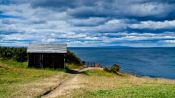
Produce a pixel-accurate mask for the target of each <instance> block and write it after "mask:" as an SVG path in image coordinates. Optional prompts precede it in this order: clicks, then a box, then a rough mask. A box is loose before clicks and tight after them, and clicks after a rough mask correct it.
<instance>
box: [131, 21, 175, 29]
mask: <svg viewBox="0 0 175 98" xmlns="http://www.w3.org/2000/svg"><path fill="white" fill-rule="evenodd" d="M130 28H133V29H173V28H175V20H170V21H168V20H166V21H163V22H162V21H161V22H157V21H143V22H141V23H139V24H132V25H131V26H130Z"/></svg>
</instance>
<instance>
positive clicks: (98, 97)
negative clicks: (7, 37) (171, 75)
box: [0, 59, 175, 98]
mask: <svg viewBox="0 0 175 98" xmlns="http://www.w3.org/2000/svg"><path fill="white" fill-rule="evenodd" d="M69 68H75V69H79V67H76V66H75V65H70V66H69ZM68 75H70V74H68V73H65V71H64V70H52V69H32V68H27V62H24V63H19V62H15V61H13V60H2V59H1V60H0V98H9V97H10V98H27V97H30V98H35V97H36V96H40V94H43V93H44V92H45V91H47V90H49V89H50V88H52V87H55V85H57V84H58V83H59V82H60V81H62V80H63V79H64V78H65V77H67V76H68ZM71 75H73V76H75V77H74V79H70V81H67V82H68V84H67V87H75V86H76V87H78V88H77V89H72V90H71V91H70V94H69V95H70V96H71V97H73V98H175V81H174V80H168V79H159V78H148V77H136V76H133V75H129V74H124V73H119V74H118V75H116V74H114V73H109V72H105V71H104V70H102V69H101V68H92V69H89V70H84V71H83V74H71ZM72 80H73V81H72ZM75 81H76V83H75ZM56 83H57V84H56ZM69 83H70V84H69ZM79 87H80V88H79ZM64 89H65V88H64ZM69 90H70V89H69ZM66 95H68V94H66ZM21 96H22V97H21ZM70 96H68V97H66V96H63V97H61V98H70Z"/></svg>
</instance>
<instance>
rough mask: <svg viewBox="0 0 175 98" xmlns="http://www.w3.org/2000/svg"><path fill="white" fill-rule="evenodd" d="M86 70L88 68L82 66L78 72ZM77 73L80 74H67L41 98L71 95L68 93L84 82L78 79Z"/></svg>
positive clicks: (80, 86)
mask: <svg viewBox="0 0 175 98" xmlns="http://www.w3.org/2000/svg"><path fill="white" fill-rule="evenodd" d="M86 70H89V68H84V69H82V70H79V71H78V72H79V73H81V72H83V71H86ZM79 75H81V74H69V76H68V77H67V78H66V79H65V80H64V81H62V83H60V85H59V86H58V87H57V88H56V89H54V90H53V91H51V92H49V93H47V94H45V95H43V96H41V98H63V97H65V96H67V97H68V96H71V95H70V94H71V92H72V91H74V90H75V89H79V88H83V87H84V86H85V84H86V83H83V82H82V81H81V80H80V78H79Z"/></svg>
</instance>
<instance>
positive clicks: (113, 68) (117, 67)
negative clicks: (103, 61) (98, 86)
mask: <svg viewBox="0 0 175 98" xmlns="http://www.w3.org/2000/svg"><path fill="white" fill-rule="evenodd" d="M119 70H120V66H119V65H117V64H114V65H112V66H111V72H113V73H117V72H119Z"/></svg>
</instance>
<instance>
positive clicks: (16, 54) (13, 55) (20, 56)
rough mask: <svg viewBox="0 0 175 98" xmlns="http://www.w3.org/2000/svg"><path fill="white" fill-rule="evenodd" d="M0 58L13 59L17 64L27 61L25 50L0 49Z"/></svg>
mask: <svg viewBox="0 0 175 98" xmlns="http://www.w3.org/2000/svg"><path fill="white" fill-rule="evenodd" d="M0 58H3V59H14V60H16V61H18V62H24V61H27V53H26V48H12V47H0Z"/></svg>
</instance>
